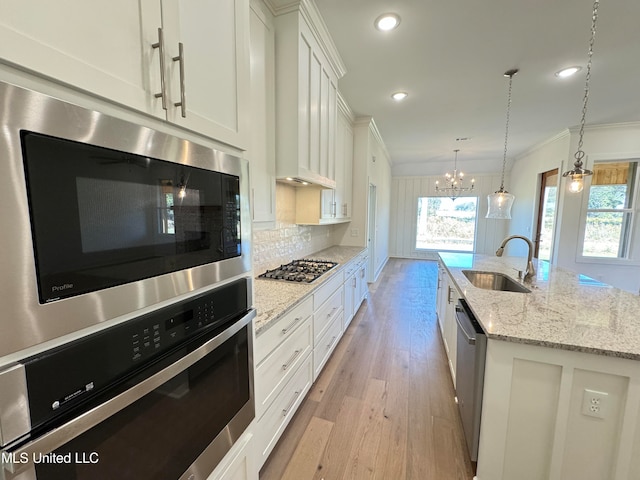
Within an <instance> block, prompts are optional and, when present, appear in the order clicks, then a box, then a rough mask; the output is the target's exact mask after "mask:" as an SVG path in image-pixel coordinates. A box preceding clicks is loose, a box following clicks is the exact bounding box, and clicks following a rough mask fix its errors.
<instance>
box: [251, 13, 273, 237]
mask: <svg viewBox="0 0 640 480" xmlns="http://www.w3.org/2000/svg"><path fill="white" fill-rule="evenodd" d="M257 3H258V2H256V4H254V3H252V4H251V21H250V25H249V28H250V37H251V50H250V51H251V68H250V71H251V102H250V103H251V135H250V143H249V150H248V151H247V153H246V157H247V158H248V159H249V168H250V172H251V175H250V178H251V214H252V219H253V222H254V226H255V227H257V228H273V227H274V223H275V220H276V158H275V130H274V125H275V104H274V102H275V90H274V89H275V74H274V69H275V64H274V29H273V22H272V18H271V17H270V15H271V14H270V13H268V12H264V11H263V10H262V9H261V8H260V5H259V4H257Z"/></svg>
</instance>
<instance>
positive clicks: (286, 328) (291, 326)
mask: <svg viewBox="0 0 640 480" xmlns="http://www.w3.org/2000/svg"><path fill="white" fill-rule="evenodd" d="M300 320H302V317H296V318H294V319H293V322H291V323H290V324H289V326H288V327H285V328H283V329H282V334H283V335H286V334H287V332H288V331H289V330H291V329H292V328H293V327H294V326H295V324H296V323H298V322H299V321H300Z"/></svg>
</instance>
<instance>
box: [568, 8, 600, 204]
mask: <svg viewBox="0 0 640 480" xmlns="http://www.w3.org/2000/svg"><path fill="white" fill-rule="evenodd" d="M599 6H600V2H599V0H596V1H595V2H594V4H593V14H592V15H591V40H590V41H589V61H588V62H587V74H586V80H585V86H584V97H583V99H582V119H581V120H580V133H579V136H578V137H579V138H578V150H577V151H576V153H575V154H574V158H575V159H576V161H575V162H574V164H573V168H572V169H571V170H569V171H568V172H564V173H563V174H562V176H563V177H570V178H571V180H570V181H569V183H568V188H569V192H570V193H580V192H581V191H582V189H583V188H584V177H587V176H589V175H593V171H591V170H587V169H586V168H584V167H583V166H582V165H583V164H582V160H583V158H584V151H583V150H582V138H583V137H584V123H585V119H586V116H587V102H588V101H589V80H590V79H591V57H593V44H594V42H595V39H596V22H597V20H598V7H599Z"/></svg>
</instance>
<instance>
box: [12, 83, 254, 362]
mask: <svg viewBox="0 0 640 480" xmlns="http://www.w3.org/2000/svg"><path fill="white" fill-rule="evenodd" d="M0 123H1V125H2V129H1V130H0V204H1V205H2V209H0V212H1V213H0V221H1V224H2V228H0V245H1V246H2V248H1V249H0V300H1V301H2V309H3V314H2V316H1V318H0V367H1V366H2V364H7V363H9V362H10V361H12V356H15V355H24V354H32V353H33V351H32V350H33V349H34V348H36V350H37V349H38V348H40V349H44V348H50V347H51V346H52V342H53V343H55V342H56V341H68V340H70V339H72V338H70V337H73V336H74V335H75V336H78V337H79V336H81V335H85V334H88V333H91V332H92V331H94V330H95V331H97V330H99V329H101V328H104V327H106V326H108V325H110V324H116V323H119V322H124V321H126V320H127V319H128V318H134V317H136V316H139V315H140V314H144V313H145V310H152V309H156V308H160V307H162V306H163V305H164V304H169V303H171V302H175V301H179V300H180V299H181V297H182V296H189V295H192V294H194V293H197V292H198V291H199V290H203V289H209V288H211V287H212V286H214V285H222V284H224V283H227V282H230V281H234V280H236V279H238V278H240V277H250V269H251V259H250V253H249V251H250V248H249V239H250V223H251V222H250V218H249V205H248V197H249V195H248V166H247V162H246V161H245V160H243V159H241V158H239V157H237V156H234V155H231V154H229V153H226V152H222V151H220V150H218V149H215V148H213V145H214V144H213V143H212V142H210V143H211V144H209V143H208V142H206V141H205V140H203V141H202V142H194V141H189V140H186V139H183V138H179V137H178V136H175V135H172V134H169V133H167V131H169V130H168V128H164V127H162V126H160V127H159V128H163V129H164V130H166V131H164V130H163V131H160V130H159V129H151V128H148V127H145V126H141V125H138V124H135V123H132V122H129V121H125V120H123V119H120V118H116V117H113V116H110V115H106V114H104V113H101V112H97V111H94V110H90V109H87V108H84V107H81V106H78V105H73V104H71V103H68V102H65V101H62V100H60V99H56V98H53V97H50V96H46V95H43V94H41V93H38V92H34V91H31V90H27V89H24V88H21V87H17V86H14V85H10V84H6V83H0ZM78 332H80V333H78ZM61 337H65V338H62V339H61ZM36 345H37V346H38V347H35V346H36ZM29 349H30V350H29ZM16 352H20V353H16ZM13 360H15V359H13Z"/></svg>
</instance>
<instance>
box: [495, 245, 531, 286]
mask: <svg viewBox="0 0 640 480" xmlns="http://www.w3.org/2000/svg"><path fill="white" fill-rule="evenodd" d="M514 238H520V239H522V240H524V241H525V242H527V245H528V246H529V257H528V258H527V270H526V271H525V273H524V279H525V280H528V279H530V278H532V277H534V276H535V274H536V269H535V268H534V267H533V260H532V259H533V242H532V241H531V240H529V239H528V238H527V237H524V236H522V235H511V236H509V237H507V238H505V239H504V240H503V241H502V243H501V244H500V247H498V250H496V256H498V257H501V256H502V253H503V252H504V247H505V245H506V244H507V242H509V240H513V239H514Z"/></svg>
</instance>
